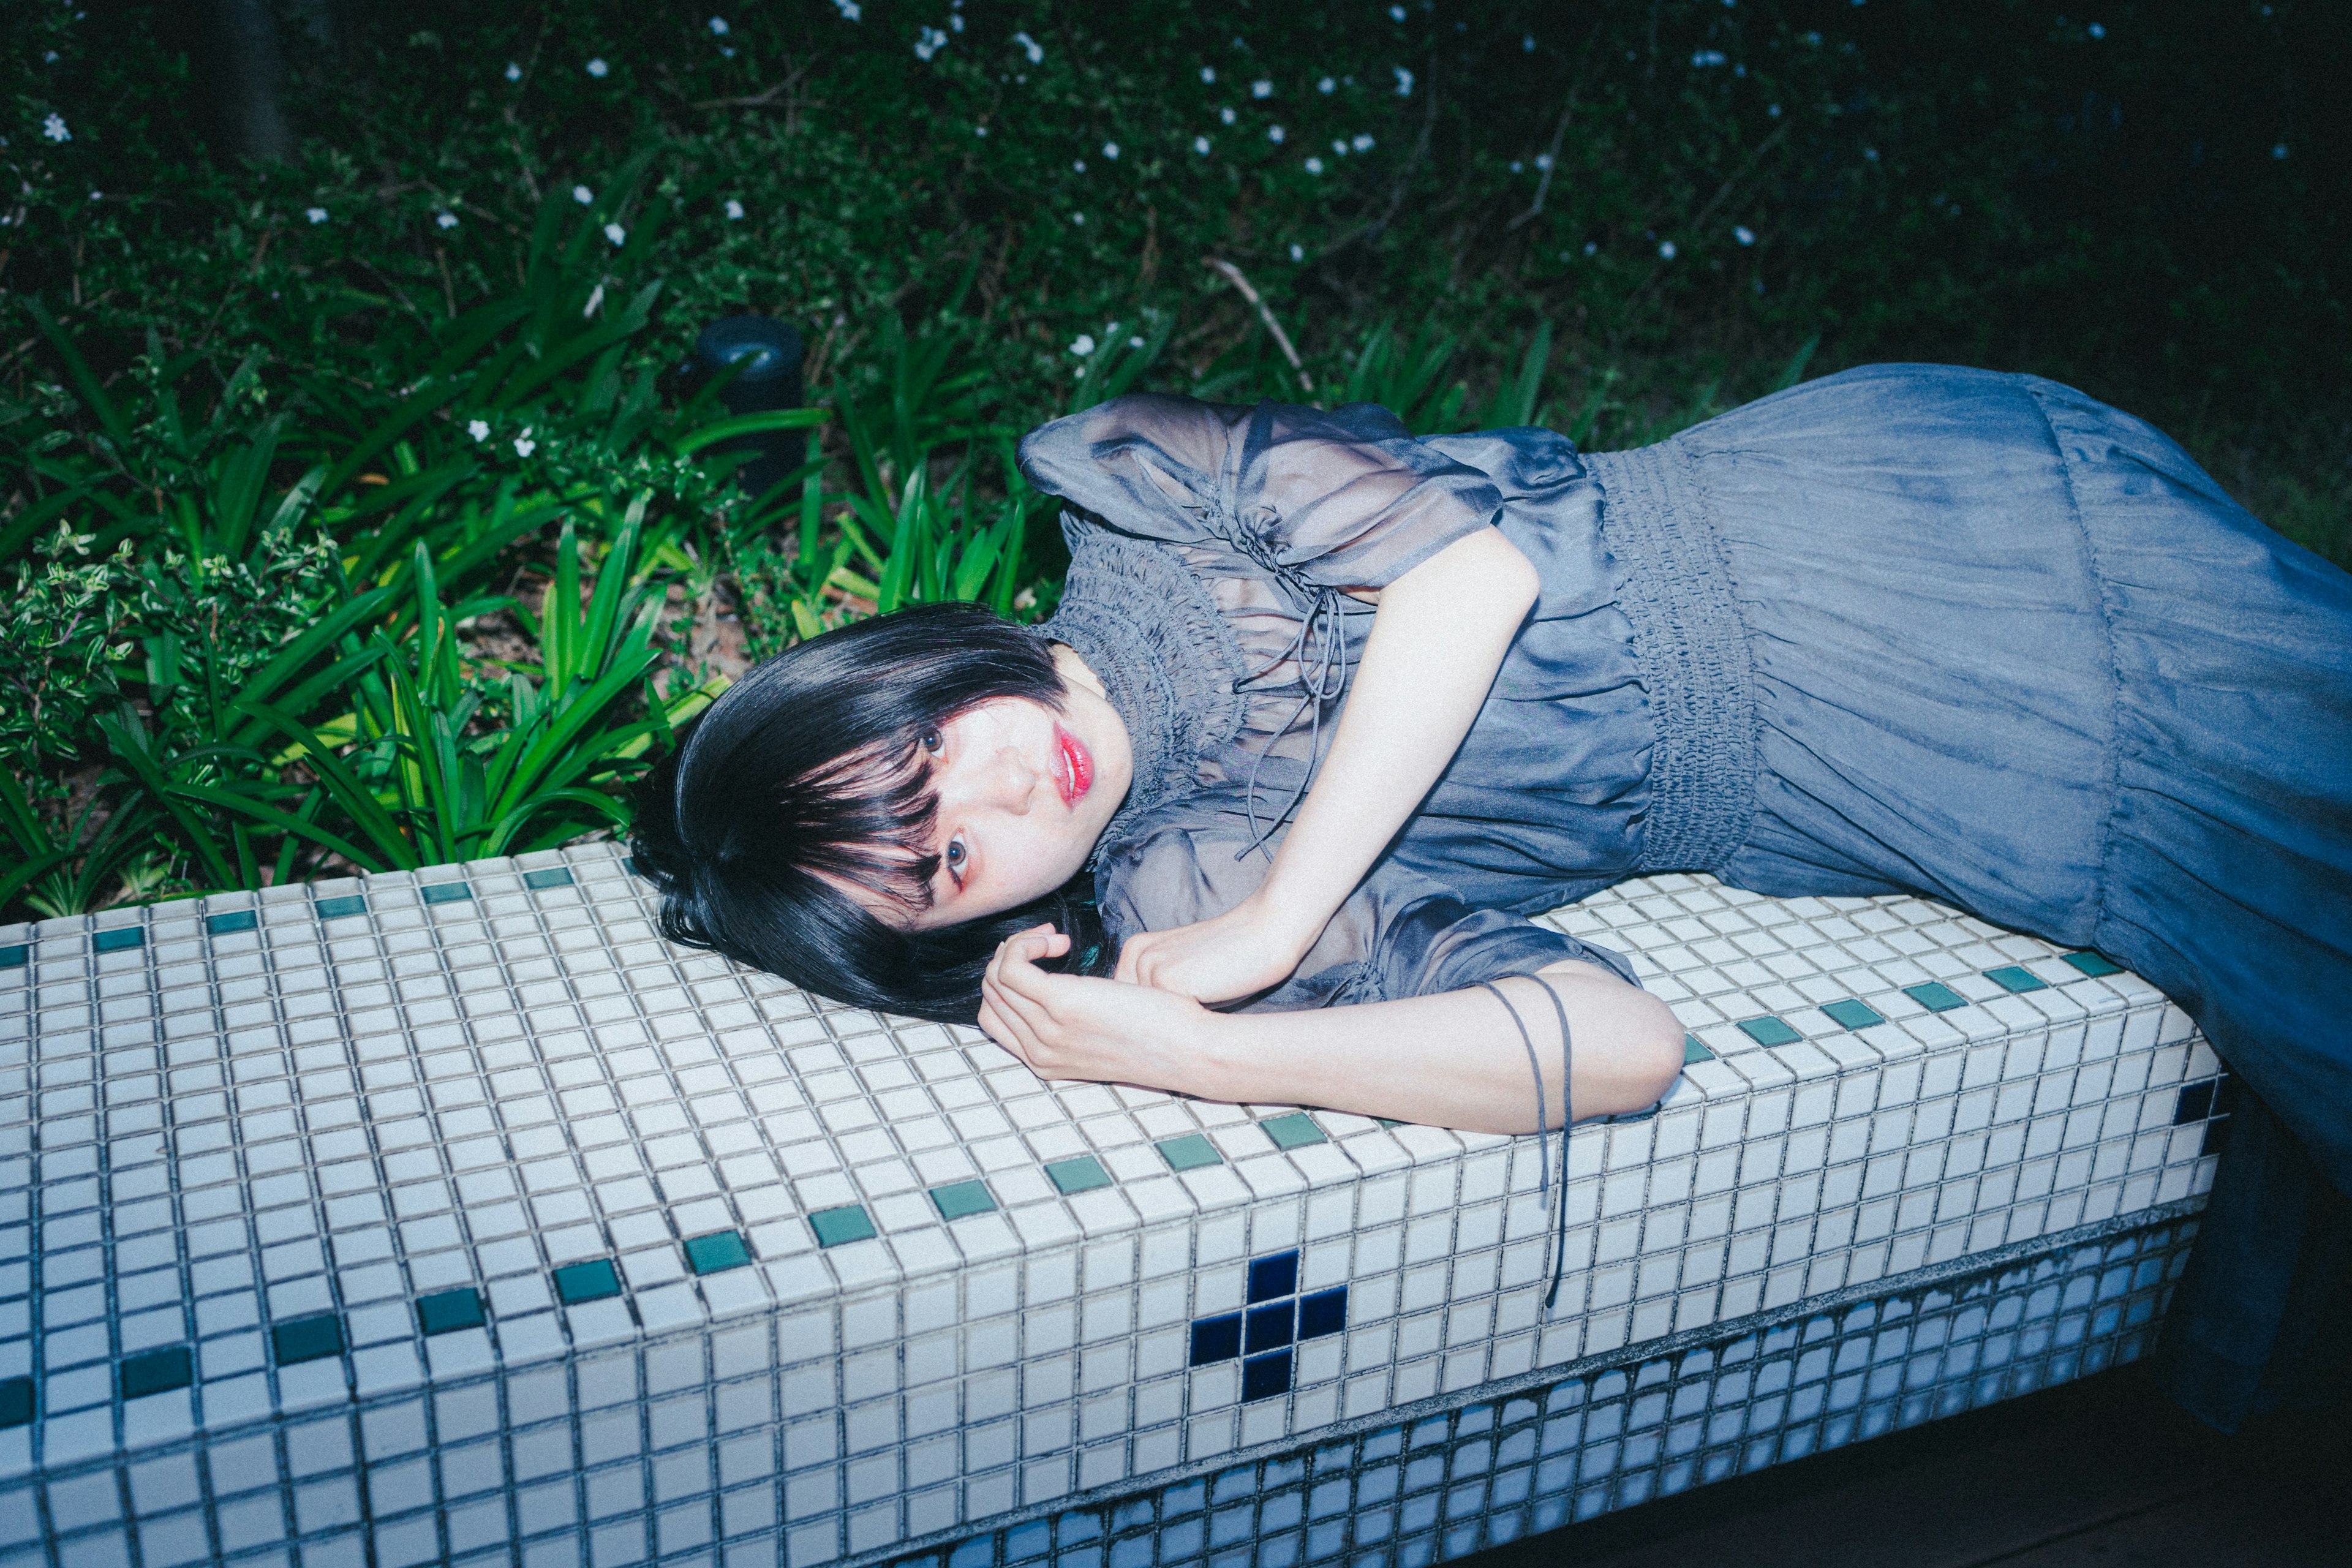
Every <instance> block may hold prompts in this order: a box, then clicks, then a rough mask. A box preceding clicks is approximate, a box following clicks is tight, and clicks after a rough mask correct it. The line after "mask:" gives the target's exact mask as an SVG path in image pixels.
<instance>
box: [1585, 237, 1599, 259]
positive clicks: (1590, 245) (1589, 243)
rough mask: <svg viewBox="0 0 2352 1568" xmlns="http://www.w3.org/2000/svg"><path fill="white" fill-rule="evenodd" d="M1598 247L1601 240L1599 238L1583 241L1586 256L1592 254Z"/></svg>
mask: <svg viewBox="0 0 2352 1568" xmlns="http://www.w3.org/2000/svg"><path fill="white" fill-rule="evenodd" d="M1600 248H1601V242H1600V241H1599V240H1593V239H1588V240H1586V241H1585V242H1584V254H1585V255H1587V256H1591V255H1592V254H1593V253H1594V252H1595V251H1597V250H1599V249H1600Z"/></svg>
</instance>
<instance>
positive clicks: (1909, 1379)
mask: <svg viewBox="0 0 2352 1568" xmlns="http://www.w3.org/2000/svg"><path fill="white" fill-rule="evenodd" d="M648 916H649V906H648V900H647V896H646V889H645V888H644V886H643V884H641V883H639V882H638V881H636V880H635V879H634V878H632V877H631V876H630V875H629V874H628V873H627V871H626V870H625V863H624V862H623V861H622V860H621V859H620V858H619V855H618V852H617V851H616V850H614V849H612V848H610V847H594V848H589V849H582V850H575V851H571V852H567V853H566V854H564V855H561V856H557V855H549V856H540V857H532V858H525V859H523V860H521V861H514V862H509V861H499V862H489V863H484V864H478V865H473V866H468V867H464V868H442V869H439V870H432V871H425V872H422V873H418V874H416V875H415V876H413V877H411V876H399V877H383V878H376V879H369V880H368V881H367V882H365V883H364V884H355V883H346V884H341V885H326V886H319V887H310V888H303V887H296V888H287V889H275V890H273V891H272V892H270V893H268V894H265V895H263V896H261V897H259V898H258V899H255V898H252V897H248V896H245V895H238V896H234V897H225V898H215V899H211V900H205V901H203V902H202V903H194V902H189V903H178V904H165V905H159V906H155V907H153V908H150V909H146V910H117V911H110V912H109V913H106V914H102V915H100V916H97V917H95V918H94V919H91V920H89V921H48V922H45V923H43V924H40V925H37V926H30V927H20V928H15V929H13V930H11V931H0V1563H11V1564H13V1563H25V1562H36V1563H58V1564H72V1565H80V1564H113V1563H129V1564H132V1565H134V1568H167V1565H171V1564H178V1563H193V1562H198V1561H208V1560H215V1559H224V1560H226V1561H229V1562H234V1563H273V1564H275V1563H286V1564H291V1563H296V1562H299V1563H301V1564H303V1565H305V1568H315V1565H319V1564H343V1563H348V1564H352V1565H354V1568H356V1565H358V1564H362V1563H375V1564H379V1565H382V1568H398V1565H401V1564H407V1563H427V1562H438V1561H455V1562H461V1563H464V1562H498V1563H509V1562H514V1563H527V1564H534V1565H536V1564H542V1563H593V1564H598V1565H608V1564H619V1563H634V1562H638V1561H643V1560H646V1559H649V1558H657V1559H659V1560H661V1561H664V1562H673V1561H674V1562H681V1563H683V1562H709V1563H718V1562H720V1561H723V1562H725V1563H769V1564H774V1563H779V1562H781V1563H787V1564H793V1565H795V1568H797V1565H800V1564H808V1563H844V1564H856V1563H880V1562H885V1561H891V1560H898V1559H908V1560H916V1561H924V1562H928V1563H930V1564H933V1565H934V1568H978V1565H980V1564H987V1563H1021V1562H1029V1561H1043V1560H1045V1559H1048V1558H1050V1559H1053V1560H1055V1561H1057V1562H1061V1563H1071V1564H1087V1565H1088V1568H1144V1565H1146V1564H1153V1565H1159V1564H1166V1565H1169V1568H1178V1565H1183V1564H1192V1563H1201V1564H1203V1568H1210V1565H1213V1568H1226V1565H1229V1564H1231V1565H1238V1564H1243V1563H1252V1564H1263V1565H1265V1568H1284V1565H1286V1564H1291V1563H1327V1562H1328V1563H1351V1564H1354V1563H1360V1564H1366V1565H1372V1564H1379V1565H1382V1568H1390V1565H1396V1568H1402V1565H1412V1564H1419V1563H1427V1562H1430V1561H1432V1560H1433V1559H1436V1558H1443V1557H1448V1556H1454V1555H1459V1554H1460V1553H1462V1552H1467V1551H1471V1550H1474V1549H1475V1548H1477V1547H1480V1546H1484V1545H1487V1544H1490V1543H1493V1542H1500V1541H1505V1540H1508V1539H1511V1538H1512V1537H1514V1536H1517V1535H1519V1534H1522V1533H1525V1532H1528V1531H1539V1530H1544V1529H1549V1528H1551V1527H1553V1526H1555V1525H1558V1524H1559V1523H1561V1522H1563V1521H1570V1520H1574V1519H1580V1518H1584V1517H1586V1516H1589V1515H1591V1514H1593V1513H1596V1512H1598V1511H1601V1510H1606V1509H1612V1508H1618V1507H1622V1506H1625V1505H1627V1504H1631V1503H1634V1502H1638V1501H1641V1500H1643V1499H1645V1498H1649V1497H1653V1496H1656V1495H1660V1494H1663V1493H1666V1492H1672V1491H1675V1490H1676V1489H1681V1488H1684V1487H1687V1486H1689V1485H1692V1484H1694V1483H1696V1482H1699V1481H1704V1480H1711V1479H1717V1478H1719V1477H1722V1476H1725V1475H1727V1474H1731V1473H1733V1472H1737V1471H1741V1470H1747V1469H1751V1468H1757V1467H1759V1466H1763V1465H1768V1464H1771V1463H1774V1462H1776V1461H1778V1460H1780V1459H1783V1458H1793V1457H1795V1456H1799V1455H1801V1454H1805V1453H1808V1452H1811V1451H1812V1450H1814V1449H1817V1448H1823V1447H1832V1446H1835V1445H1837V1444H1840V1443H1843V1442H1846V1441H1849V1440H1851V1439H1853V1438H1855V1437H1857V1436H1868V1435H1871V1434H1873V1433H1875V1432H1878V1431H1882V1430H1885V1429H1886V1428H1888V1427H1891V1426H1903V1425H1907V1424H1910V1423H1913V1422H1916V1421H1919V1420H1924V1419H1927V1418H1929V1417H1931V1416H1934V1415H1940V1414H1944V1413H1948V1412H1950V1411H1954V1410H1958V1409H1961V1408H1964V1407H1967V1406H1969V1405H1978V1404H1982V1403H1985V1402H1988V1401H1991V1400H1996V1399H2000V1398H2004V1397H2007V1396H2010V1395H2012V1394H2019V1393H2021V1392H2024V1391H2026V1390H2028V1389H2032V1388H2034V1387H2036V1386H2039V1385H2041V1384H2046V1383H2050V1382H2054V1381H2058V1380H2062V1379H2064V1378H2068V1377H2072V1376H2075V1375H2078V1374H2080V1373H2084V1372H2086V1371H2089V1370H2092V1369H2094V1368H2096V1367H2098V1366H2101V1365H2104V1364H2106V1363H2111V1362H2116V1361H2122V1360H2126V1359H2129V1358H2131V1357H2133V1356H2136V1355H2138V1354H2140V1353H2142V1352H2144V1351H2145V1350H2146V1349H2147V1347H2148V1344H2149V1342H2150V1338H2151V1336H2152V1334H2153V1331H2154V1325H2155V1320H2156V1318H2157V1315H2158V1312H2159V1311H2160V1310H2161V1306H2162V1303H2163V1300H2164V1297H2165V1294H2166V1291H2167V1289H2168V1285H2169V1282H2170V1280H2171V1279H2172V1278H2173V1277H2174V1275H2175V1274H2176V1272H2177V1269H2178V1266H2179V1263H2180V1262H2181V1260H2182V1259H2183V1258H2184V1257H2185V1255H2186V1249H2187V1247H2188V1245H2189V1240H2190V1238H2191V1237H2192V1236H2193V1234H2194V1231H2195V1218H2194V1215H2195V1212H2196V1210H2197V1208H2198V1207H2199V1205H2200V1203H2201V1202H2202V1197H2201V1194H2203V1193H2204V1191H2205V1189H2206V1187H2207V1184H2208V1183H2209V1182H2210V1168H2211V1163H2212V1162H2211V1160H2210V1158H2208V1157H2207V1149H2208V1145H2209V1143H2210V1131H2211V1129H2212V1128H2213V1126H2214V1125H2216V1121H2215V1119H2216V1118H2217V1117H2218V1116H2219V1115H2220V1114H2221V1113H2223V1112H2224V1111H2226V1110H2227V1095H2226V1092H2221V1090H2222V1089H2224V1087H2225V1080H2224V1079H2221V1075H2220V1069H2219V1064H2218V1063H2217V1061H2216V1059H2215V1058H2214V1057H2213V1055H2212V1053H2211V1051H2210V1048H2209V1047H2207V1046H2206V1045H2205V1043H2204V1042H2203V1041H2202V1040H2201V1039H2200V1037H2197V1036H2196V1034H2195V1033H2194V1031H2193V1030H2192V1028H2191V1027H2190V1025H2189V1020H2188V1018H2187V1017H2186V1016H2184V1015H2183V1014H2182V1013H2180V1012H2179V1010H2178V1009H2177V1008H2175V1007H2173V1006H2171V1005H2169V1004H2168V1003H2167V1002H2166V1000H2165V999H2164V998H2163V997H2162V996H2161V995H2160V994H2158V993H2157V992H2156V991H2155V990H2154V989H2153V988H2151V987H2150V986H2148V985H2147V984H2145V983H2144V982H2141V981H2139V980H2138V979H2137V978H2136V977H2134V976H2132V975H2130V974H2128V973H2120V972H2117V971H2116V970H2115V969H2114V967H2113V966H2112V965H2111V964H2108V963H2105V961H2103V960H2101V959H2099V958H2098V957H2097V956H2096V955H2095V954H2088V953H2066V952H2059V951H2057V950H2054V949H2053V948H2051V947H2050V946H2048V945H2047V944H2045V943H2042V942H2037V941H2034V940H2032V939H2029V938H2024V937H2020V936H2016V935H2013V934H2007V933H2003V932H2000V931H1997V930H1996V929H1994V928H1992V927H1990V926H1988V925H1985V924H1983V923H1981V922H1979V921H1973V920H1970V919H1968V918H1965V917H1962V916H1959V915H1958V914H1956V913H1955V912H1954V911H1952V910H1948V909H1945V908H1942V907H1939V906H1937V905H1934V904H1931V903H1928V902H1925V901H1922V900H1916V899H1907V898H1886V899H1800V900H1768V899H1762V898H1759V897H1756V896H1754V895H1750V894H1745V893H1740V892H1737V891H1734V890H1731V889H1724V888H1722V887H1721V886H1720V885H1719V884H1717V883H1716V882H1715V881H1714V880H1713V879H1709V878H1706V877H1699V876H1681V875H1675V876H1664V877H1656V878H1651V879H1645V880H1642V881H1635V882H1628V883H1625V884H1622V885H1621V886H1620V887H1618V888H1615V889H1611V890H1610V891H1608V892H1606V893H1603V894H1601V895H1599V896H1596V897H1594V898H1591V899H1589V900H1585V901H1584V902H1583V903H1581V904H1580V905H1577V906H1575V907H1573V908H1570V909H1568V910H1562V911H1560V912H1559V914H1558V915H1557V916H1555V917H1553V918H1554V919H1557V920H1558V921H1559V922H1560V923H1561V924H1562V926H1563V928H1564V929H1566V930H1568V931H1572V932H1574V933H1576V934H1579V935H1584V936H1590V937H1592V938H1594V939H1596V940H1598V941H1600V942H1603V943H1605V944H1608V945H1611V946H1613V947H1615V948H1616V949H1618V950H1619V951H1621V952H1625V953H1627V954H1628V955H1629V956H1630V957H1631V958H1632V959H1633V963H1635V965H1636V967H1637V969H1638V970H1639V972H1640V973H1641V974H1642V975H1643V980H1644V981H1645V983H1646V984H1649V985H1650V986H1652V987H1653V988H1654V990H1656V991H1657V992H1659V993H1660V994H1662V995H1664V997H1665V998H1666V999H1667V1000H1668V1001H1669V1002H1671V1003H1672V1004H1673V1005H1674V1006H1675V1009H1676V1011H1677V1012H1678V1013H1679V1015H1680V1016H1681V1017H1682V1018H1683V1020H1684V1022H1685V1025H1686V1026H1688V1028H1689V1029H1690V1032H1691V1040H1690V1044H1689V1056H1690V1058H1691V1060H1690V1065H1689V1068H1688V1070H1687V1072H1686V1073H1685V1077H1684V1079H1683V1080H1682V1081H1681V1082H1680V1084H1679V1085H1678V1086H1677V1087H1676V1088H1675V1090H1674V1092H1673V1093H1672V1094H1671V1095H1670V1096H1669V1097H1668V1098H1667V1100H1665V1102H1664V1105H1663V1106H1662V1107H1661V1108H1660V1109H1659V1110H1656V1111H1655V1112H1653V1113H1650V1114H1647V1115H1644V1116H1642V1117H1633V1118H1619V1119H1616V1120H1614V1121H1609V1122H1605V1123H1593V1124H1588V1125H1586V1126H1583V1127H1581V1128H1580V1129H1578V1130H1577V1131H1576V1132H1575V1133H1574V1135H1573V1139H1572V1155H1571V1188H1570V1226H1569V1229H1568V1231H1567V1245H1568V1247H1569V1248H1570V1252H1569V1257H1568V1274H1567V1277H1566V1282H1565V1284H1564V1286H1563V1288H1562V1290H1561V1295H1560V1299H1559V1301H1558V1303H1557V1306H1556V1309H1555V1310H1553V1311H1552V1312H1551V1313H1549V1315H1547V1314H1545V1313H1544V1312H1543V1310H1542V1308H1541V1303H1540V1300H1539V1296H1540V1293H1541V1290H1542V1282H1541V1281H1540V1280H1539V1279H1538V1270H1539V1268H1540V1267H1541V1265H1542V1262H1543V1257H1544V1252H1545V1247H1546V1243H1547V1237H1548V1235H1549V1218H1550V1216H1549V1215H1546V1214H1545V1213H1544V1212H1543V1211H1542V1208H1541V1205H1539V1203H1538V1194H1537V1184H1538V1158H1539V1156H1538V1146H1537V1142H1536V1141H1535V1140H1532V1139H1507V1138H1498V1137H1489V1136H1468V1135H1457V1134H1454V1133H1450V1132H1444V1131H1433V1130H1430V1129H1426V1128H1418V1127H1412V1126H1397V1125H1387V1124H1383V1123H1381V1122H1378V1121H1370V1120H1366V1119H1362V1118H1359V1117H1352V1116H1342V1115H1334V1114H1330V1113H1327V1112H1323V1111H1301V1110H1296V1109H1293V1108H1287V1107H1279V1106H1259V1107H1232V1106H1223V1105H1213V1104H1207V1103H1200V1102H1194V1101H1187V1100H1177V1099H1174V1098H1171V1097H1169V1096H1166V1095H1160V1094H1153V1093H1145V1092H1140V1091H1130V1090H1124V1089H1107V1088H1101V1087H1094V1086H1070V1087H1064V1088H1060V1089H1049V1088H1047V1087H1046V1086H1045V1085H1043V1084H1041V1083H1039V1082H1038V1081H1037V1080H1036V1079H1034V1078H1033V1077H1031V1076H1030V1074H1029V1073H1028V1072H1026V1071H1025V1070H1024V1069H1023V1068H1021V1067H1020V1066H1019V1065H1018V1064H1017V1063H1015V1062H1013V1060H1012V1059H1011V1058H1009V1057H1007V1056H1005V1055H1004V1054H1003V1052H1001V1051H999V1050H998V1049H997V1048H996V1047H994V1046H993V1045H992V1044H990V1043H989V1042H988V1041H987V1040H986V1039H985V1038H984V1037H982V1036H980V1035H979V1034H978V1033H977V1032H975V1031H969V1030H951V1029H947V1028H942V1027H940V1026H929V1025H916V1024H910V1023H908V1022H906V1021H904V1020H891V1019H887V1018H883V1017H877V1016H875V1015H874V1014H871V1013H866V1012H860V1011H855V1010H850V1009H845V1008H837V1007H834V1006H832V1005H829V1004H825V1003H822V1002H818V1001H815V1000H814V999H812V998H811V997H809V996H807V995H805V994H801V993H799V992H797V991H795V990H793V988H792V987H790V986H788V985H785V984H782V983H781V982H778V981H775V980H772V979H770V978H768V977H766V976H762V975H758V974H751V973H743V972H740V971H738V970H736V969H734V968H733V967H732V966H730V965H729V964H728V963H724V962H722V961H719V960H718V959H715V958H712V957H710V956H709V955H706V954H698V953H690V952H682V951H679V950H676V949H673V948H670V947H667V946H666V945H665V944H664V943H662V942H660V941H659V940H658V939H657V938H656V936H655V934H654V931H653V929H652V927H651V925H650V923H649V920H648ZM1555 1142H1556V1141H1555Z"/></svg>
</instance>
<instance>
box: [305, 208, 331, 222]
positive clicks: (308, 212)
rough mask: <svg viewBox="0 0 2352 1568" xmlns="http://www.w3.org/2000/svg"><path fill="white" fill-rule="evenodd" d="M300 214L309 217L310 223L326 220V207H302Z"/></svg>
mask: <svg viewBox="0 0 2352 1568" xmlns="http://www.w3.org/2000/svg"><path fill="white" fill-rule="evenodd" d="M302 216H304V217H306V218H309V219H310V221H311V222H312V223H324V222H326V221H327V209H326V208H324V207H304V208H303V209H302Z"/></svg>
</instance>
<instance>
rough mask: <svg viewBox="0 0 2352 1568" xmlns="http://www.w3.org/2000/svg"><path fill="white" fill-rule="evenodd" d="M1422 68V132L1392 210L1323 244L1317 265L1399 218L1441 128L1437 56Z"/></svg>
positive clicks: (1396, 187) (1391, 193) (1406, 164)
mask: <svg viewBox="0 0 2352 1568" xmlns="http://www.w3.org/2000/svg"><path fill="white" fill-rule="evenodd" d="M1422 70H1423V90H1422V113H1421V134H1420V135H1419V136H1417V137H1415V138H1414V139H1413V143H1412V152H1411V153H1406V154H1405V160H1404V167H1403V168H1402V169H1399V170H1398V171H1397V177H1396V184H1395V185H1394V186H1392V187H1391V189H1390V191H1389V205H1388V210H1387V211H1385V212H1383V213H1381V216H1378V217H1376V218H1373V219H1371V220H1370V221H1369V222H1366V223H1360V224H1358V225H1357V226H1355V227H1354V228H1352V229H1349V231H1348V232H1347V233H1346V234H1343V235H1341V236H1340V237H1339V238H1338V239H1335V240H1333V241H1332V242H1331V243H1330V244H1329V245H1327V246H1325V247H1323V254H1322V255H1321V256H1319V257H1318V258H1316V262H1317V265H1318V266H1319V265H1321V264H1322V263H1323V262H1325V261H1328V260H1329V259H1330V258H1332V257H1333V256H1335V255H1337V254H1338V253H1339V251H1341V250H1344V249H1346V248H1347V247H1349V246H1350V245H1353V244H1354V243H1355V242H1356V241H1358V240H1360V239H1370V238H1371V237H1373V236H1375V235H1377V234H1379V233H1381V231H1382V230H1383V229H1385V228H1387V227H1388V226H1389V225H1390V223H1391V222H1392V221H1393V220H1394V219H1395V217H1396V215H1397V214H1398V212H1399V211H1401V210H1402V208H1403V206H1404V198H1405V193H1406V191H1408V190H1409V189H1411V188H1412V175H1413V171H1414V170H1415V169H1418V168H1419V167H1420V166H1421V161H1422V160H1423V158H1425V157H1427V156H1428V155H1429V137H1430V132H1433V131H1434V130H1435V129H1436V128H1437V62H1436V60H1434V59H1432V60H1430V61H1429V63H1428V64H1427V65H1425V66H1423V68H1422Z"/></svg>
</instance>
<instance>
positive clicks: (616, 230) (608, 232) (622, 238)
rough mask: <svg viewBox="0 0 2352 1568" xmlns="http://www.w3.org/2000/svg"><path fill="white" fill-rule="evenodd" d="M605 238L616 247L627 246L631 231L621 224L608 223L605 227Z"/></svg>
mask: <svg viewBox="0 0 2352 1568" xmlns="http://www.w3.org/2000/svg"><path fill="white" fill-rule="evenodd" d="M604 237H605V238H606V239H609V240H611V241H612V242H613V243H614V245H626V244H627V243H628V242H629V231H628V230H627V229H625V228H623V227H622V226H620V225H619V224H616V223H608V224H606V225H605V226H604Z"/></svg>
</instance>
